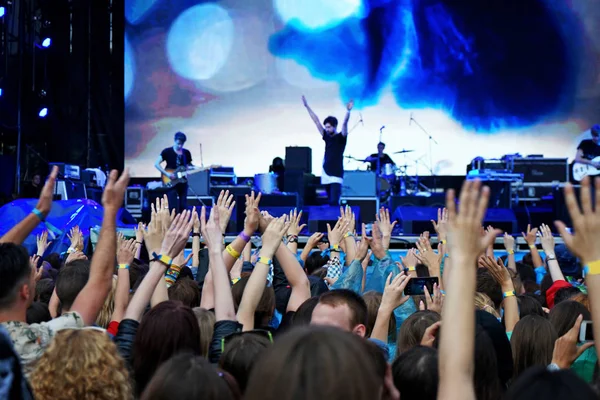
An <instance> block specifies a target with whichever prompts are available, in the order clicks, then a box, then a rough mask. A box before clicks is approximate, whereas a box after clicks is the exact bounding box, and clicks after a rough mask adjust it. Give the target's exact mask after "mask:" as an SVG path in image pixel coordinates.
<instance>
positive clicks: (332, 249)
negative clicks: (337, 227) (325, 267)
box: [330, 244, 342, 253]
mask: <svg viewBox="0 0 600 400" xmlns="http://www.w3.org/2000/svg"><path fill="white" fill-rule="evenodd" d="M330 250H331V251H337V252H338V253H339V252H340V251H342V249H340V245H339V244H334V245H333V247H332V248H331V249H330Z"/></svg>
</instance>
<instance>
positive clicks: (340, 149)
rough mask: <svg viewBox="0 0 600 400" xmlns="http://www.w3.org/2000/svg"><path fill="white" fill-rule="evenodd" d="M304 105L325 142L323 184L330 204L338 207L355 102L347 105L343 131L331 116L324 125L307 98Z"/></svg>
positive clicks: (303, 99)
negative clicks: (351, 115) (345, 152)
mask: <svg viewBox="0 0 600 400" xmlns="http://www.w3.org/2000/svg"><path fill="white" fill-rule="evenodd" d="M302 103H304V107H306V110H307V111H308V115H310V118H311V119H312V120H313V122H314V123H315V125H316V126H317V129H318V130H319V133H320V134H321V137H322V138H323V141H325V156H324V157H323V172H322V174H321V184H322V185H326V186H327V192H328V194H329V204H330V205H333V206H337V205H339V203H340V196H341V195H342V183H343V182H344V162H343V161H344V151H345V150H346V142H347V138H348V120H349V119H350V112H351V111H352V107H354V101H352V100H350V101H349V102H348V104H347V105H346V109H347V110H348V111H347V112H346V116H345V117H344V122H342V129H341V131H340V132H338V131H337V126H338V120H337V118H336V117H332V116H329V117H327V118H325V120H324V121H323V124H321V120H319V117H317V115H316V114H315V113H314V112H313V110H312V109H311V108H310V106H309V105H308V102H307V101H306V98H305V97H304V96H302Z"/></svg>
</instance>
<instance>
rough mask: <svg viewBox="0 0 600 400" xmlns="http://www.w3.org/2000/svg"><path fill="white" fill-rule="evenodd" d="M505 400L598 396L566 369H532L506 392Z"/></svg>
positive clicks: (568, 399) (581, 399)
mask: <svg viewBox="0 0 600 400" xmlns="http://www.w3.org/2000/svg"><path fill="white" fill-rule="evenodd" d="M505 399H507V400H529V399H544V400H572V399H577V400H592V399H595V400H597V399H598V396H597V394H596V393H594V391H593V390H592V388H591V387H590V386H589V385H588V384H587V383H586V382H585V381H583V380H582V379H581V378H579V377H578V376H577V375H576V374H575V373H573V372H572V371H570V370H568V369H561V370H560V371H548V370H547V369H546V367H534V368H530V369H528V370H527V371H525V372H524V373H523V374H521V376H520V377H519V379H517V380H516V381H515V382H514V383H513V384H512V385H511V386H510V388H509V389H508V391H507V392H506V396H505Z"/></svg>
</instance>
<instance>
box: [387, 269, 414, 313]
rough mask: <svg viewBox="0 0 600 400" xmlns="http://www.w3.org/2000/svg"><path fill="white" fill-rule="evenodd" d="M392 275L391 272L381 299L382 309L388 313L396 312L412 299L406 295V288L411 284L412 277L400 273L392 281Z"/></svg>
mask: <svg viewBox="0 0 600 400" xmlns="http://www.w3.org/2000/svg"><path fill="white" fill-rule="evenodd" d="M392 275H393V274H392V273H391V272H390V274H389V275H388V277H387V279H386V281H385V289H384V290H383V297H382V298H381V306H380V308H382V309H384V310H387V311H393V310H395V309H396V308H398V307H400V306H401V305H402V304H404V303H406V302H407V301H408V300H409V299H410V296H405V295H404V288H405V287H406V285H408V282H410V276H407V275H405V274H404V272H400V273H399V274H398V275H396V277H395V278H394V279H392Z"/></svg>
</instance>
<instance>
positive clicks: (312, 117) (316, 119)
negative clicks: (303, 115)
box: [302, 96, 325, 136]
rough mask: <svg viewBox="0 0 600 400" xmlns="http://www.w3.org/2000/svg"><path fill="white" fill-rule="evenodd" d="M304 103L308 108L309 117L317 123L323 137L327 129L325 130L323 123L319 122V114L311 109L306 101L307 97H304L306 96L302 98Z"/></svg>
mask: <svg viewBox="0 0 600 400" xmlns="http://www.w3.org/2000/svg"><path fill="white" fill-rule="evenodd" d="M302 103H304V107H306V111H308V115H310V118H311V119H312V120H313V122H314V123H315V125H316V127H317V129H318V130H319V133H320V134H321V136H323V132H325V128H323V125H321V121H320V120H319V117H317V114H315V113H314V111H313V110H312V109H311V108H310V106H309V105H308V102H307V101H306V97H304V96H302Z"/></svg>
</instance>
